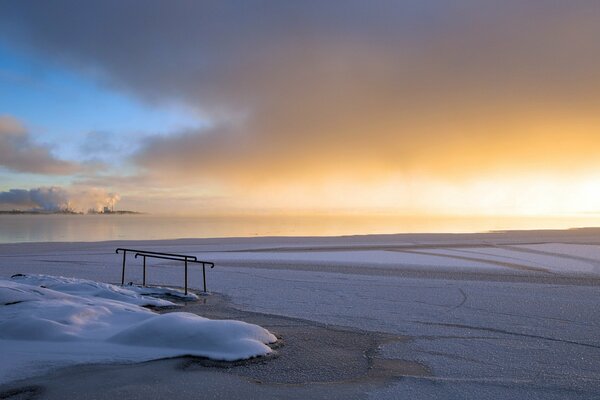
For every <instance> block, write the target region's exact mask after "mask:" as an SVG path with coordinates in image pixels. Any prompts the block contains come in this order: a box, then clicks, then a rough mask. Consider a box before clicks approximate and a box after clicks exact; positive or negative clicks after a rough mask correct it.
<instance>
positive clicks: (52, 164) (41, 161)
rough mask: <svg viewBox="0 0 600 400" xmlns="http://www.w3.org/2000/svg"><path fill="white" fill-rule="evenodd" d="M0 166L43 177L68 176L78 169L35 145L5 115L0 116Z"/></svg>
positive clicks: (17, 124) (19, 124) (14, 122)
mask: <svg viewBox="0 0 600 400" xmlns="http://www.w3.org/2000/svg"><path fill="white" fill-rule="evenodd" d="M0 166H2V167H5V168H8V169H10V170H12V171H16V172H29V173H35V174H45V175H69V174H73V173H75V172H77V171H78V169H79V168H78V166H77V165H75V164H73V163H71V162H68V161H64V160H61V159H58V158H56V157H55V156H53V155H52V153H51V152H50V149H49V148H48V147H46V146H43V145H40V144H37V143H35V142H34V141H33V140H32V138H31V134H30V133H29V132H28V131H27V130H26V129H25V127H24V126H23V125H22V124H21V123H20V122H19V121H18V120H16V119H15V118H12V117H10V116H6V115H4V116H3V115H0Z"/></svg>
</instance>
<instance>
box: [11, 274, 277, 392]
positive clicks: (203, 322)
mask: <svg viewBox="0 0 600 400" xmlns="http://www.w3.org/2000/svg"><path fill="white" fill-rule="evenodd" d="M163 302H166V300H161V299H156V298H152V297H149V296H142V295H140V294H138V293H135V292H134V291H129V290H127V289H123V288H120V287H117V286H114V285H108V284H104V283H99V282H93V281H86V280H82V279H73V278H64V277H53V276H47V275H37V276H22V275H19V276H15V277H14V278H13V279H12V280H0V354H2V360H3V362H2V363H0V383H4V382H7V381H10V380H13V379H19V378H24V377H27V376H31V375H32V374H35V373H43V372H46V371H47V369H49V368H52V367H55V366H65V365H73V364H79V363H91V362H137V361H147V360H152V359H158V358H166V357H177V356H184V355H191V356H201V357H207V358H211V359H216V360H227V361H234V360H241V359H247V358H251V357H256V356H262V355H266V354H269V353H270V352H271V351H272V350H271V348H270V347H269V346H267V344H269V343H273V342H275V341H276V340H277V338H276V337H275V336H274V335H273V334H271V333H270V332H269V331H268V330H266V329H264V328H262V327H260V326H258V325H253V324H248V323H245V322H241V321H233V320H210V319H207V318H203V317H200V316H198V315H195V314H191V313H184V312H173V313H167V314H157V313H155V312H153V311H151V310H149V309H147V308H144V307H142V306H141V305H140V304H143V305H147V304H153V305H154V304H155V305H163V304H164V303H163ZM167 303H170V302H167ZM171 304H172V303H171ZM40 366H43V368H45V369H42V370H40Z"/></svg>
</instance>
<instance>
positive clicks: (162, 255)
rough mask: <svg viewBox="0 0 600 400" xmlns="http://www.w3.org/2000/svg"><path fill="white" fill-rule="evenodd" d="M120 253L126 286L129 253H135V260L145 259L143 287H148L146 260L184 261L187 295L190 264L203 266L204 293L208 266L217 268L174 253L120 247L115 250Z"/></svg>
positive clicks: (186, 291) (207, 262) (195, 258)
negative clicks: (139, 257) (126, 264)
mask: <svg viewBox="0 0 600 400" xmlns="http://www.w3.org/2000/svg"><path fill="white" fill-rule="evenodd" d="M119 251H122V252H123V270H122V272H121V285H124V284H125V260H126V257H127V252H130V253H135V256H134V258H138V256H142V257H143V283H142V284H143V286H146V258H160V259H163V260H175V261H183V262H184V265H185V282H184V287H185V294H186V295H187V293H188V263H190V262H191V263H196V264H202V279H203V282H204V292H206V266H207V265H208V266H210V267H211V268H214V267H215V264H214V263H212V262H210V261H201V260H198V258H197V257H196V256H188V255H185V254H174V253H160V252H156V251H146V250H137V249H126V248H122V247H119V248H117V249H116V250H115V253H117V254H119Z"/></svg>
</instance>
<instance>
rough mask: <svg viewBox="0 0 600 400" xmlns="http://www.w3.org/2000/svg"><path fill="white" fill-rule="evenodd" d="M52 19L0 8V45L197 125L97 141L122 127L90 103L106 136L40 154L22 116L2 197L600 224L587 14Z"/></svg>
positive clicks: (103, 8) (226, 9)
mask: <svg viewBox="0 0 600 400" xmlns="http://www.w3.org/2000/svg"><path fill="white" fill-rule="evenodd" d="M15 3H18V2H15ZM48 7H50V6H46V5H43V4H38V5H36V6H35V7H31V6H30V7H27V6H21V5H19V4H12V5H10V7H6V9H5V12H4V13H3V15H4V17H0V22H2V21H4V22H5V24H4V25H2V24H1V23H0V26H4V27H3V28H0V34H4V37H8V35H10V37H11V42H10V45H9V44H7V43H4V45H6V46H10V48H11V49H14V50H15V51H20V52H23V54H28V56H30V57H33V58H34V59H36V60H40V62H41V63H42V64H44V63H45V64H47V65H48V66H53V67H52V68H60V69H61V71H66V72H68V73H72V74H75V75H76V76H78V77H79V78H78V79H82V80H83V81H85V82H89V83H90V84H94V85H97V86H98V87H101V88H102V89H103V90H105V91H107V92H109V93H113V94H114V95H115V96H117V95H119V96H126V97H127V98H128V99H130V101H132V102H136V104H139V106H140V107H147V109H148V110H155V112H156V113H160V112H164V110H166V109H168V108H169V107H179V109H182V110H186V113H187V114H186V115H188V118H189V119H190V120H193V123H190V122H189V120H186V121H185V123H184V122H181V124H179V125H177V124H175V126H176V127H170V125H169V127H168V128H164V127H162V128H161V129H159V128H158V126H157V127H156V129H153V128H152V124H150V127H149V126H148V123H147V122H148V121H149V120H150V119H151V118H150V117H148V118H147V119H145V118H143V117H141V118H138V119H139V120H140V122H138V123H137V125H136V124H135V123H132V124H128V125H127V126H128V129H129V130H123V129H121V130H119V129H117V128H115V129H114V130H111V128H110V126H111V124H110V123H111V122H112V123H113V124H117V122H119V123H121V122H122V121H121V120H119V119H118V118H121V119H123V117H122V116H121V117H117V111H116V110H114V109H111V108H110V107H98V108H97V110H98V111H97V112H98V113H99V114H102V113H104V114H102V115H103V119H104V120H105V121H108V123H107V124H106V126H107V127H106V128H103V130H97V129H96V130H94V129H95V125H94V124H92V123H90V128H89V132H86V131H84V130H83V131H76V132H74V133H71V134H69V135H70V136H69V135H67V133H64V132H63V133H61V134H59V133H60V131H61V127H60V124H58V128H57V129H56V130H57V132H59V133H55V134H47V135H46V136H44V138H43V140H42V138H39V137H37V136H36V135H37V131H36V129H37V127H39V126H42V128H43V124H42V123H41V122H37V123H36V120H35V116H36V115H37V114H36V113H35V112H33V113H30V114H28V115H33V119H34V120H33V121H28V120H23V118H18V115H17V114H18V113H17V112H16V111H12V112H11V110H10V109H7V110H6V111H4V114H5V115H6V116H5V117H4V119H3V120H0V141H1V142H0V144H2V148H3V149H4V150H0V151H5V153H6V154H5V155H3V157H2V159H3V160H4V161H1V160H0V166H1V167H3V168H4V169H5V175H4V176H5V177H6V178H5V179H6V183H4V184H3V185H2V186H0V189H2V190H4V193H8V194H5V195H4V197H5V198H7V199H8V198H11V197H10V196H11V195H10V193H9V191H10V189H14V188H23V189H26V190H30V189H35V188H36V187H38V186H42V187H47V186H58V187H61V188H64V190H65V191H66V192H65V193H99V192H98V190H100V191H103V192H102V193H105V192H106V193H118V194H119V195H120V197H121V199H122V200H121V202H120V203H119V207H122V208H131V209H137V210H143V211H149V212H164V211H165V210H168V211H169V212H177V213H184V214H185V213H190V214H210V213H253V212H283V213H296V212H335V213H392V214H410V215H440V214H441V215H553V216H572V215H579V216H581V215H591V214H598V213H600V189H599V187H600V157H599V156H598V154H599V153H600V152H599V150H600V112H598V111H599V110H600V41H598V40H596V38H597V37H600V9H599V6H598V4H597V3H595V2H589V1H569V2H555V3H552V2H536V3H531V4H528V3H527V4H526V3H523V2H520V1H511V0H508V1H504V2H493V1H482V2H472V1H466V0H464V1H457V2H451V3H445V2H427V1H425V2H417V1H400V2H392V3H388V2H378V1H375V2H372V3H371V2H368V3H364V2H340V3H337V2H327V3H326V4H325V3H311V2H307V3H304V2H298V3H285V4H283V3H280V2H273V3H269V2H257V3H253V2H236V1H231V2H217V3H216V4H200V3H184V2H181V3H175V4H165V3H163V2H160V1H156V2H155V1H149V2H147V3H146V6H145V7H144V8H143V9H142V10H138V9H136V8H135V7H134V8H133V9H132V8H131V7H132V5H128V4H122V3H121V2H110V1H108V2H103V3H98V4H93V5H90V4H86V5H80V4H77V2H69V1H68V0H64V2H59V3H58V4H56V5H53V6H52V7H50V9H48ZM61 7H63V8H65V9H67V8H68V9H69V13H58V14H57V13H56V12H55V11H56V10H60V9H61ZM148 21H152V23H148ZM88 28H89V29H88ZM0 37H2V36H0ZM2 43H3V42H2V41H1V40H0V50H2V49H1V45H2ZM1 54H2V52H1V51H0V55H1ZM49 68H50V67H49ZM66 72H65V73H66ZM46 73H48V74H50V72H46ZM36 93H38V94H36V95H37V96H40V98H41V99H46V98H47V101H48V102H51V101H52V93H51V92H45V91H44V90H38V92H36ZM44 96H46V97H44ZM82 98H85V99H87V100H86V101H90V102H91V103H90V104H92V105H93V104H94V101H95V100H94V96H92V95H90V96H87V97H82ZM6 104H8V103H6ZM42 104H43V102H42ZM48 104H50V103H48ZM1 105H2V103H1V102H0V106H1ZM0 111H3V110H0ZM13 114H15V115H13ZM41 114H42V112H41V111H40V115H41ZM190 116H191V117H190ZM68 118H69V116H68V115H65V120H68ZM126 118H127V117H125V119H126ZM132 120H133V119H132ZM84 122H85V121H84ZM2 123H3V125H2ZM15 126H17V127H19V128H18V129H17V131H19V132H17V133H18V135H20V136H19V138H17V139H15V138H16V137H17V136H15V135H16V133H15ZM115 126H116V125H115ZM11 127H12V128H11ZM41 130H42V131H43V130H44V129H41ZM64 130H65V132H66V130H67V128H66V125H65V128H64ZM91 134H93V135H91ZM53 135H54V136H53ZM90 135H91V136H90ZM103 136H105V139H104V141H98V142H97V143H95V144H94V143H93V142H90V140H89V139H90V138H95V139H94V140H98V139H102V137H103ZM83 137H85V138H87V139H86V140H88V141H87V142H86V143H85V146H82V145H79V147H77V146H75V145H72V146H71V147H69V146H68V145H65V143H69V141H72V142H73V143H79V142H78V141H81V140H83V139H82V138H83ZM65 138H68V140H65ZM106 138H109V139H106ZM94 146H95V147H94ZM23 148H27V149H28V151H21V150H22V149H23ZM74 149H75V150H74ZM77 149H85V152H87V153H85V154H84V153H83V150H77ZM32 152H37V153H36V154H39V155H40V157H38V158H37V161H36V162H35V163H33V161H32V159H31V157H30V156H28V154H31V153H32ZM90 152H91V153H93V154H92V155H90ZM15 154H16V155H15ZM0 155H1V153H0ZM9 155H10V157H9ZM17 156H18V157H17ZM57 166H60V167H61V168H58V167H57ZM6 171H8V172H6ZM1 172H2V170H0V173H1ZM32 173H33V174H42V175H43V176H44V177H43V179H42V178H35V179H30V178H31V176H32V175H31V174H32ZM26 174H30V175H26ZM0 183H1V182H0ZM41 192H44V191H41ZM41 192H40V191H37V192H34V193H35V194H36V195H37V194H39V193H41ZM44 193H45V192H44ZM13 194H14V193H13ZM2 198H3V197H2V195H1V194H0V202H1V201H2ZM12 198H13V199H14V198H15V197H14V196H13V197H12ZM12 201H16V200H12ZM28 201H30V202H31V201H33V200H31V198H29V200H28ZM5 203H6V201H5ZM6 206H7V207H8V205H6Z"/></svg>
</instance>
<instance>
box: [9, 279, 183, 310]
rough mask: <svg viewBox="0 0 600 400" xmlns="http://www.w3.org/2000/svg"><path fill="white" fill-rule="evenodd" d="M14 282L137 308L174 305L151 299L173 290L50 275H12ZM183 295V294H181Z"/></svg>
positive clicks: (170, 293) (162, 300) (166, 301)
mask: <svg viewBox="0 0 600 400" xmlns="http://www.w3.org/2000/svg"><path fill="white" fill-rule="evenodd" d="M11 279H13V280H14V281H16V282H20V283H25V284H28V285H32V286H40V287H43V288H48V289H52V290H55V291H58V292H62V293H68V294H72V295H76V296H84V297H100V298H104V299H111V300H118V301H124V302H126V303H130V304H136V305H138V306H156V307H164V306H174V305H175V304H174V303H172V302H170V301H168V300H164V299H157V298H155V297H151V296H152V295H165V294H169V295H173V296H174V294H172V293H175V292H176V291H175V290H174V289H165V288H157V290H153V289H152V288H143V287H137V286H128V287H121V286H117V285H111V284H109V283H103V282H95V281H90V280H87V279H77V278H66V277H64V276H51V275H23V274H17V275H13V276H12V278H11ZM182 295H183V293H182Z"/></svg>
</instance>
